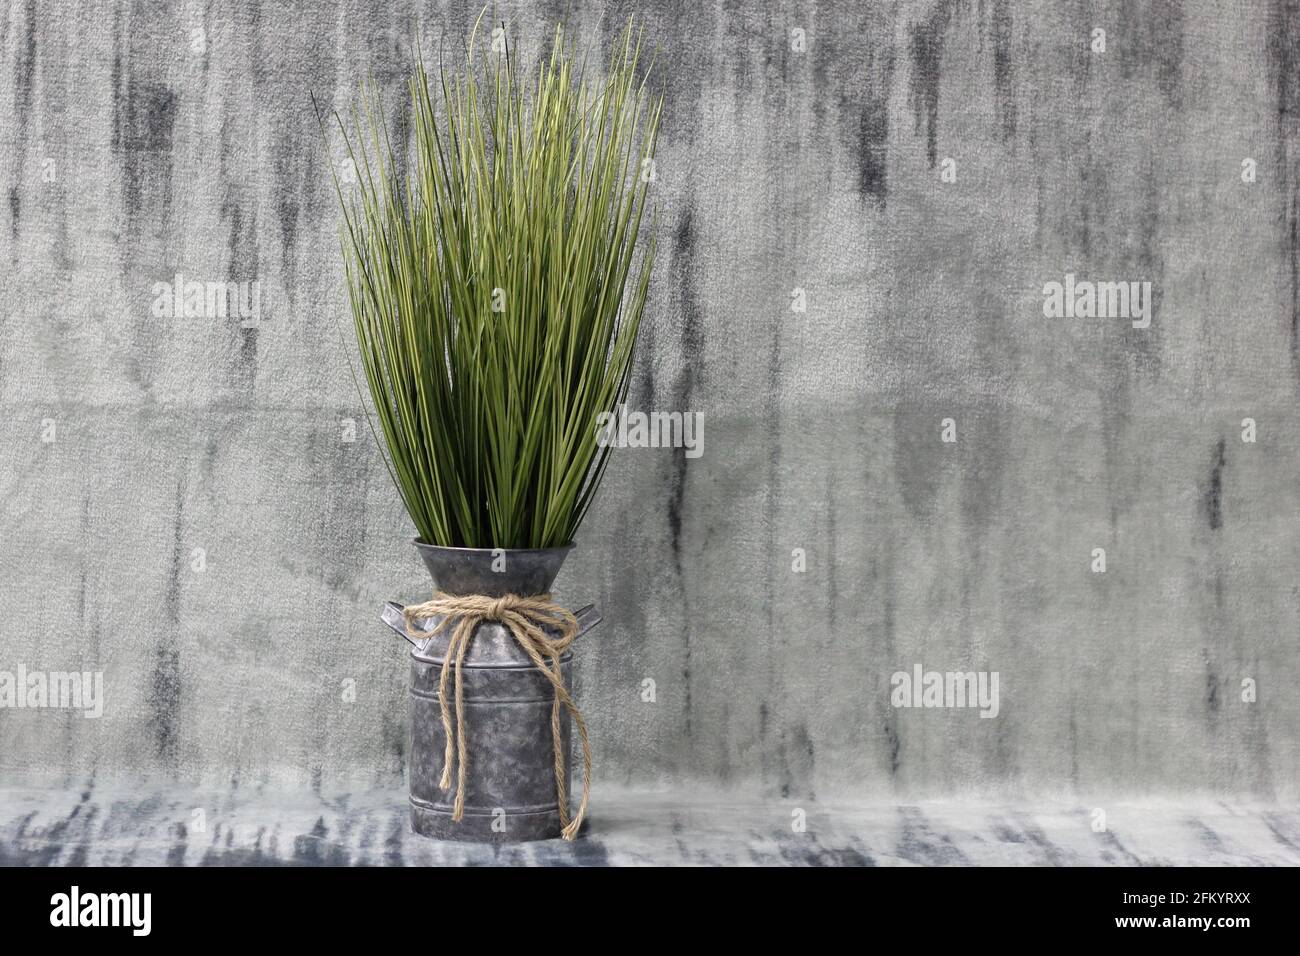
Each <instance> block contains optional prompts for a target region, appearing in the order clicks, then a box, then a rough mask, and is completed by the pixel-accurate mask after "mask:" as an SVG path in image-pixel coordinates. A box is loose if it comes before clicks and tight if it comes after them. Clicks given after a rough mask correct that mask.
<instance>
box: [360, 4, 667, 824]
mask: <svg viewBox="0 0 1300 956" xmlns="http://www.w3.org/2000/svg"><path fill="white" fill-rule="evenodd" d="M480 20H481V17H480ZM477 26H478V25H477V24H476V25H475V29H474V31H472V32H471V34H470V36H469V39H468V43H467V45H466V48H465V49H466V53H465V55H464V57H463V60H462V62H460V63H459V65H458V66H457V67H456V68H455V69H449V68H448V67H447V66H446V65H445V64H444V65H441V66H440V68H439V70H438V71H437V74H436V75H435V76H433V77H431V76H430V74H429V73H428V72H427V71H426V69H425V67H424V65H423V63H421V64H420V65H419V66H417V68H416V69H415V70H414V74H413V76H412V77H411V80H410V83H409V96H410V122H409V125H408V129H409V140H410V141H409V142H394V140H393V137H392V136H390V134H389V132H388V127H387V126H386V125H385V122H384V118H383V110H382V108H381V106H380V104H379V101H378V97H377V96H376V95H375V94H374V92H373V90H371V91H370V92H369V94H368V95H366V96H364V97H363V102H364V106H363V107H362V108H359V109H355V110H354V111H353V113H352V115H351V117H350V122H345V121H344V120H343V119H342V118H341V117H338V116H337V115H336V119H338V125H339V128H340V130H341V132H342V135H343V140H344V143H345V147H346V150H347V154H348V157H349V160H350V163H351V166H352V169H353V171H354V172H355V179H356V187H355V189H352V190H350V192H348V193H345V192H344V190H343V188H342V187H341V186H339V198H340V202H341V205H342V209H343V217H342V219H343V230H342V231H343V253H344V260H345V264H346V274H347V285H348V291H349V295H350V301H351V308H352V316H353V320H354V325H355V332H356V342H357V346H358V352H359V356H360V362H359V363H358V364H359V365H360V368H361V370H362V371H363V373H364V381H365V384H366V386H367V387H368V391H369V394H370V399H371V402H372V404H373V406H374V416H373V420H372V428H373V427H374V423H375V422H377V423H378V427H377V435H382V439H383V441H382V446H383V449H384V450H385V455H384V458H385V463H386V465H387V467H388V469H389V473H390V475H391V477H392V479H393V483H394V485H395V486H396V488H397V491H398V494H399V495H400V496H401V499H402V502H403V503H404V504H405V506H406V510H407V512H408V513H409V515H410V517H411V521H412V522H413V524H414V525H415V529H416V531H417V533H418V537H416V539H415V541H414V544H415V547H416V549H417V550H418V552H419V555H420V557H421V558H422V559H423V562H424V564H425V566H426V568H427V569H428V571H429V574H430V575H431V577H432V579H433V590H434V596H433V599H432V600H428V601H423V602H421V603H418V604H415V605H405V606H403V605H401V604H397V603H393V602H390V603H388V604H387V605H386V606H385V609H384V618H385V621H386V622H387V623H388V624H389V625H390V626H392V627H393V629H394V630H396V631H397V632H398V633H399V634H401V635H402V636H403V637H405V638H406V639H407V640H408V641H409V642H410V643H411V645H412V650H411V675H412V677H411V679H412V684H411V693H412V711H411V766H410V789H411V794H410V801H411V819H412V825H413V827H414V829H415V830H416V831H417V832H419V833H422V834H425V835H429V836H435V837H443V838H458V839H483V840H506V841H513V840H524V839H538V838H546V837H554V836H560V835H562V836H564V837H566V838H569V839H572V838H573V836H574V835H575V834H577V832H578V831H579V828H580V827H581V825H582V820H583V816H584V814H585V811H586V806H587V792H588V788H589V784H590V772H591V758H590V747H589V741H588V736H587V732H586V727H585V724H584V723H583V721H582V718H581V715H580V713H579V712H578V710H577V708H576V706H575V705H574V702H573V700H572V698H571V697H570V695H569V693H568V690H567V687H568V679H567V678H568V669H569V666H570V664H569V661H570V657H571V651H570V649H569V647H570V645H571V644H572V642H573V641H574V640H575V639H576V638H577V637H578V636H579V635H580V634H582V633H583V632H584V631H585V630H588V629H590V627H592V626H594V624H595V623H596V622H597V621H598V620H599V615H598V613H597V612H596V611H595V610H594V609H593V608H584V609H582V610H581V611H579V612H577V613H576V614H575V613H572V612H570V611H569V610H567V609H566V608H563V607H561V606H559V605H557V604H555V603H554V602H553V601H552V599H551V596H550V593H549V592H550V588H551V583H552V581H553V580H554V578H555V575H556V573H557V572H558V571H559V568H560V565H561V563H562V562H563V560H564V558H565V556H566V555H567V554H568V552H569V550H570V549H571V548H572V547H574V535H575V533H576V532H577V530H578V527H579V525H580V524H581V522H582V520H583V517H584V516H585V515H586V514H587V511H588V509H589V508H590V506H591V503H592V500H593V498H594V496H595V494H596V492H597V490H598V488H599V487H600V482H601V478H602V476H603V474H604V470H605V466H606V463H607V462H608V456H609V453H610V447H609V445H608V443H607V442H604V441H602V440H601V438H600V433H601V429H600V428H599V427H598V424H597V423H598V422H599V421H601V420H602V414H604V415H606V416H607V415H608V413H612V412H613V411H614V410H615V408H616V407H617V406H618V405H619V404H620V403H621V402H622V401H623V400H624V397H625V396H626V393H627V389H628V381H629V376H630V371H631V365H632V355H633V349H634V346H635V344H636V339H637V330H638V327H639V324H640V321H641V315H642V312H643V310H644V307H645V302H646V292H647V287H648V283H649V280H650V274H651V268H652V265H653V261H654V240H653V236H652V235H646V236H644V237H642V233H643V219H646V217H645V213H646V200H647V191H648V188H649V183H650V180H651V179H652V177H651V176H649V175H645V174H644V171H645V170H647V169H648V168H649V166H650V163H651V161H652V157H653V155H654V149H655V144H656V140H657V135H658V129H659V120H660V113H661V108H662V97H660V96H656V95H654V94H652V93H651V92H650V91H649V90H648V88H647V85H646V83H647V81H646V78H645V71H644V70H643V69H641V65H642V54H641V38H640V35H639V34H636V35H634V32H633V30H632V28H631V25H630V24H629V27H628V29H627V30H626V31H625V32H624V33H623V35H622V37H621V38H620V40H619V41H618V43H617V44H616V45H615V48H614V50H613V52H612V53H611V55H610V56H609V59H608V61H607V62H606V68H605V69H604V70H594V69H587V68H585V67H583V66H581V65H579V64H576V63H575V61H574V58H573V56H572V54H571V53H570V51H569V49H568V48H567V45H566V41H565V37H564V33H563V31H562V30H560V29H557V30H556V33H555V35H554V39H553V42H552V43H551V46H550V50H549V54H544V55H543V56H542V58H541V60H540V62H539V63H538V64H537V65H536V66H535V68H532V69H530V70H528V71H527V72H524V71H523V70H521V69H520V67H519V64H517V63H516V62H515V58H514V54H513V51H511V50H509V49H508V48H507V49H505V50H503V51H502V52H500V53H495V52H493V53H478V52H476V46H477V44H478V41H479V37H478V31H477ZM502 32H504V30H503V31H502ZM337 185H338V178H337V177H336V186H337ZM645 225H646V226H647V227H648V226H649V222H648V220H647V221H646V222H645ZM644 231H646V232H648V233H652V232H653V229H646V230H644ZM639 237H641V239H640V240H639ZM359 378H360V376H359ZM570 720H572V721H573V722H574V723H576V724H577V729H578V736H579V737H580V739H581V744H582V751H583V779H582V796H581V800H580V801H575V803H576V809H575V808H574V807H571V806H570V801H569V798H568V794H569V791H570V790H571V789H572V788H571V787H570V774H571V765H570V747H569V740H568V737H569V734H568V726H569V722H570Z"/></svg>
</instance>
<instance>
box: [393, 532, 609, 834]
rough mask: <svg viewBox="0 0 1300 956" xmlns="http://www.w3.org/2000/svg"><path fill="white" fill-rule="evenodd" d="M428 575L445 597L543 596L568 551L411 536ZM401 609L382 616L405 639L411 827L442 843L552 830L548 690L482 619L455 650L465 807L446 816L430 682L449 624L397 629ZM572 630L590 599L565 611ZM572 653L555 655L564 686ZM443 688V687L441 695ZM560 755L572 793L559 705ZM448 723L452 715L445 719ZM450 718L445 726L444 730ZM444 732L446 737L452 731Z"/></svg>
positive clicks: (587, 617)
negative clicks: (445, 543)
mask: <svg viewBox="0 0 1300 956" xmlns="http://www.w3.org/2000/svg"><path fill="white" fill-rule="evenodd" d="M415 546H416V547H417V548H418V549H419V551H420V557H421V558H423V559H424V563H425V566H426V567H427V568H428V570H429V574H430V575H431V576H432V578H433V586H434V590H435V591H442V592H443V593H446V594H450V595H457V596H460V595H470V594H481V595H486V596H489V597H502V596H504V595H507V594H515V595H518V596H520V597H529V596H535V595H538V594H545V593H547V592H548V591H549V590H550V588H551V584H552V582H553V581H554V580H555V576H556V574H558V573H559V570H560V565H562V564H563V563H564V559H565V558H566V557H567V556H568V553H569V551H570V549H571V548H572V547H573V546H572V545H569V546H567V547H563V548H544V549H535V550H509V549H506V550H492V549H487V548H441V547H436V546H434V545H428V544H424V543H423V542H420V541H418V540H417V541H416V542H415ZM402 611H403V606H402V605H401V604H397V603H395V602H392V601H389V602H387V603H386V604H385V605H384V610H383V620H384V623H386V624H387V625H388V626H389V627H391V628H392V629H393V630H394V631H396V632H397V633H398V634H399V635H400V636H401V637H403V638H404V639H405V640H406V641H407V642H409V643H410V644H411V737H410V743H411V747H410V753H411V765H410V803H411V827H412V829H414V830H415V832H416V833H419V834H422V835H423V836H428V837H435V838H437V839H442V840H477V841H490V842H498V843H514V842H520V841H524V840H545V839H551V838H554V837H558V836H559V835H560V829H561V825H562V824H561V821H560V807H559V801H558V797H557V794H556V786H555V776H556V771H555V746H554V743H553V735H552V729H551V709H552V706H553V704H554V701H555V691H554V688H553V687H552V685H551V683H550V682H549V681H548V680H547V679H546V677H545V676H543V675H542V674H541V673H540V672H539V671H538V670H537V668H536V667H535V666H534V665H533V662H532V661H531V660H529V658H528V655H527V654H526V653H525V652H524V651H523V649H522V648H520V647H519V645H518V644H517V643H516V642H515V640H514V639H513V637H512V636H511V634H510V631H509V630H508V629H507V628H506V627H505V626H504V625H502V624H497V623H491V622H485V623H483V624H480V625H479V626H478V628H477V630H476V631H475V632H474V637H473V639H472V641H471V642H470V644H469V648H468V650H467V651H466V654H465V660H464V674H463V677H462V679H463V694H464V697H463V703H464V714H465V736H466V743H467V753H468V756H469V759H468V761H467V762H466V773H467V777H466V786H465V810H464V816H463V817H462V818H461V820H460V821H454V820H452V809H453V801H454V797H455V793H454V787H453V788H452V789H449V790H443V789H441V788H440V787H439V778H440V777H441V775H442V769H443V758H444V748H445V746H446V736H445V734H444V731H443V725H442V710H441V705H440V701H439V696H438V691H439V681H440V679H441V676H442V663H443V660H444V658H445V656H446V651H447V645H448V642H449V641H450V639H451V632H452V629H453V627H454V622H450V623H448V625H447V626H446V627H444V628H443V629H442V631H441V632H440V633H438V634H433V635H431V634H430V633H429V632H430V631H433V630H434V629H436V628H437V627H438V625H439V624H441V623H442V619H441V618H438V617H434V618H431V619H429V620H427V621H425V622H423V626H424V628H425V630H423V631H421V630H415V631H413V632H411V633H408V632H407V628H406V625H405V622H404V619H403V614H402ZM575 617H577V619H578V634H579V636H581V635H582V634H585V633H586V632H587V631H590V630H591V629H592V628H593V627H595V626H596V625H597V624H599V623H600V619H601V618H600V613H599V612H598V611H597V610H596V609H595V608H594V607H592V606H590V605H589V606H587V607H584V608H583V609H582V610H580V611H577V612H576V613H575ZM571 660H572V652H571V651H566V652H565V653H564V655H563V656H562V657H561V659H560V661H561V670H562V671H563V673H564V679H565V685H566V686H572V685H571V684H570V682H569V677H570V671H571ZM451 693H452V692H451V691H450V689H449V695H450V694H451ZM561 719H562V733H561V740H562V741H564V742H565V744H564V749H565V753H564V754H563V760H564V761H565V766H567V767H568V768H569V784H568V787H567V789H568V792H569V793H570V794H572V793H573V786H572V760H571V753H570V752H569V751H570V748H569V747H568V744H567V742H568V740H569V717H568V715H567V713H563V712H562V718H561ZM454 720H455V718H454V716H453V721H454ZM454 733H455V724H454V723H453V735H454ZM453 739H454V736H453Z"/></svg>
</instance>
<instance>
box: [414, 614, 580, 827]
mask: <svg viewBox="0 0 1300 956" xmlns="http://www.w3.org/2000/svg"><path fill="white" fill-rule="evenodd" d="M402 615H403V617H404V619H405V622H406V631H407V633H408V634H416V633H424V634H426V635H428V636H433V635H434V634H437V633H439V632H440V631H441V630H442V629H443V628H444V627H446V626H447V624H448V623H449V622H450V621H452V620H453V619H455V620H456V621H457V624H456V627H455V629H454V630H453V631H452V633H451V638H450V639H449V640H448V642H447V653H446V654H445V655H444V656H443V659H442V675H441V677H440V678H439V682H438V703H439V705H440V707H441V709H442V729H443V731H444V736H445V737H446V740H447V747H446V751H445V753H444V755H443V762H442V779H441V780H440V781H439V783H438V786H440V787H441V788H442V789H443V790H447V789H450V787H451V768H452V763H453V757H454V758H455V761H454V762H455V765H456V773H457V779H456V800H455V802H454V804H453V805H452V813H451V818H452V819H453V820H455V821H457V822H459V821H460V820H461V818H462V817H463V816H464V815H465V771H466V767H467V765H468V763H469V755H468V753H467V748H466V746H465V710H464V696H463V694H462V691H461V673H462V669H463V667H462V665H463V663H464V660H465V652H466V650H468V649H469V644H470V640H471V639H472V638H473V636H474V632H475V631H476V630H477V629H478V626H479V625H480V624H483V623H486V622H496V623H499V624H503V625H504V626H505V628H506V630H507V631H509V632H510V636H511V637H513V638H514V639H515V643H516V644H518V645H519V646H520V647H521V648H522V649H523V651H524V653H525V654H527V655H528V658H529V660H531V661H532V662H533V664H534V665H535V666H536V667H537V669H538V670H539V671H541V672H542V674H544V675H545V676H546V679H547V680H548V681H550V683H551V687H552V688H554V690H555V701H554V703H553V704H552V705H551V738H552V740H553V741H554V743H555V792H556V796H557V797H558V801H559V805H560V823H561V824H562V825H563V829H562V830H561V831H560V835H561V836H563V837H564V839H566V840H572V839H573V838H574V837H575V836H577V833H578V828H579V827H581V826H582V818H583V817H584V816H585V815H586V813H587V795H588V792H589V791H590V789H591V743H590V741H589V740H588V739H587V724H586V721H584V720H583V719H582V714H581V713H579V711H578V708H577V706H576V705H575V704H574V703H573V698H572V697H570V696H569V692H568V689H567V688H566V687H565V686H564V674H563V672H562V671H561V670H560V655H562V654H563V653H564V652H565V650H567V649H568V647H569V645H570V644H572V643H573V642H574V640H575V639H576V638H577V636H578V619H577V618H576V617H574V616H573V612H572V611H570V610H569V609H568V608H565V607H561V606H560V605H559V604H556V603H555V602H554V601H552V600H551V596H550V595H549V594H539V595H536V596H534V597H520V596H519V595H517V594H507V595H505V596H504V597H496V598H494V597H489V596H487V595H484V594H466V595H451V594H444V593H442V592H441V591H439V592H438V593H437V594H436V595H434V598H433V600H432V601H425V602H424V603H423V604H411V605H408V606H407V607H406V608H405V609H404V610H403V612H402ZM435 616H440V617H442V621H440V622H439V624H438V626H437V627H435V628H434V629H433V630H432V631H423V630H422V629H420V628H417V627H416V626H415V624H416V622H417V621H420V620H423V619H427V618H430V617H435ZM547 628H551V629H553V630H555V631H557V632H558V636H556V637H552V636H551V635H550V634H548V633H547V631H546V629H547ZM449 667H450V668H451V669H453V670H454V671H455V674H456V727H455V747H454V750H453V744H452V736H453V735H452V721H451V707H450V706H449V705H448V703H447V681H448V677H449V673H450V671H449ZM561 707H564V708H566V709H567V710H568V712H569V714H570V715H571V716H572V717H573V721H574V723H575V724H577V727H578V736H579V737H580V738H581V740H582V801H581V802H580V803H579V804H578V812H577V814H576V815H574V816H573V818H572V819H570V817H569V798H568V780H567V777H568V773H567V769H568V768H567V767H566V766H565V760H564V746H563V743H564V741H563V734H562V733H561V730H560V708H561Z"/></svg>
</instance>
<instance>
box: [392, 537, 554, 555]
mask: <svg viewBox="0 0 1300 956" xmlns="http://www.w3.org/2000/svg"><path fill="white" fill-rule="evenodd" d="M411 543H412V544H413V545H415V546H416V547H417V548H419V549H420V550H421V551H447V552H453V553H459V554H482V555H493V554H496V553H497V552H498V551H504V552H505V553H506V554H554V553H555V552H557V551H572V550H573V549H574V548H576V547H577V546H578V542H576V541H570V542H569V543H568V544H559V545H556V546H555V547H553V548H462V547H458V546H455V545H446V544H430V543H429V542H427V541H425V540H424V539H423V538H412V539H411Z"/></svg>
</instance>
